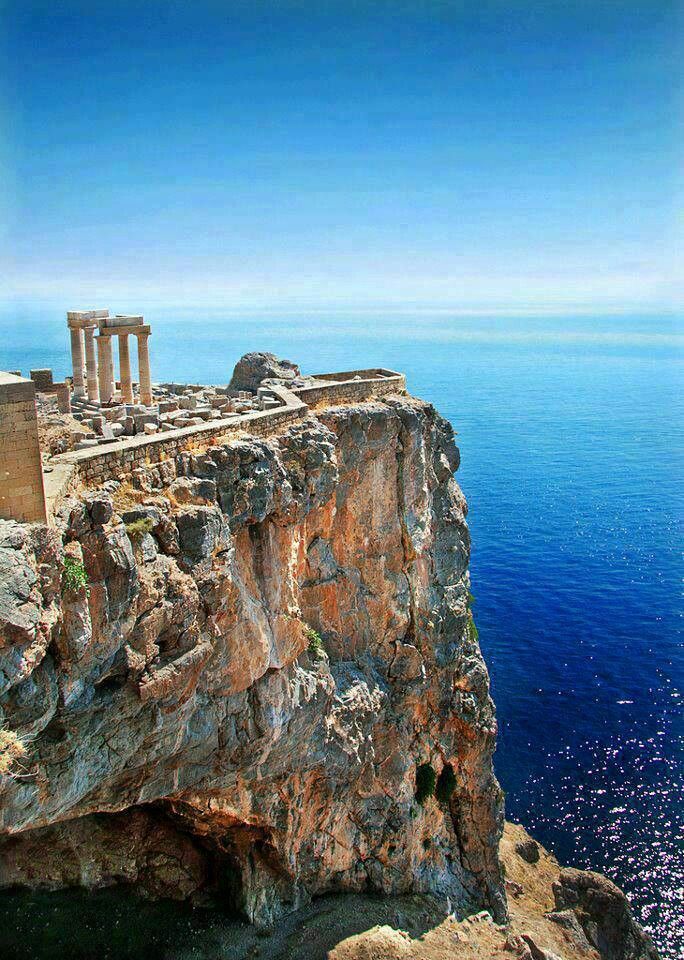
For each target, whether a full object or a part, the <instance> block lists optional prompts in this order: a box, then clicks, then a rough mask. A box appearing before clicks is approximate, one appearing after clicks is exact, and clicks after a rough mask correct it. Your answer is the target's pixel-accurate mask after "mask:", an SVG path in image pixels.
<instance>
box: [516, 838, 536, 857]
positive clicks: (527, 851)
mask: <svg viewBox="0 0 684 960" xmlns="http://www.w3.org/2000/svg"><path fill="white" fill-rule="evenodd" d="M515 852H516V853H517V854H518V856H519V857H522V859H523V860H524V861H525V862H526V863H537V862H538V861H539V844H538V843H537V842H536V840H532V839H531V838H529V839H527V840H522V841H521V842H520V843H519V844H517V846H516V848H515Z"/></svg>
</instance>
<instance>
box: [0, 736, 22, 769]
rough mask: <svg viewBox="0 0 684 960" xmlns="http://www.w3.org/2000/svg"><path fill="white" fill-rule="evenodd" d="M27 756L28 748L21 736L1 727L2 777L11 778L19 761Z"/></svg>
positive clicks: (0, 759)
mask: <svg viewBox="0 0 684 960" xmlns="http://www.w3.org/2000/svg"><path fill="white" fill-rule="evenodd" d="M25 756H26V747H25V746H24V744H23V743H22V741H21V739H20V738H19V735H18V734H16V733H15V732H14V730H10V729H9V728H8V727H0V777H4V776H11V775H12V773H13V771H14V768H15V767H16V765H17V764H18V763H19V761H20V760H21V759H22V758H23V757H25Z"/></svg>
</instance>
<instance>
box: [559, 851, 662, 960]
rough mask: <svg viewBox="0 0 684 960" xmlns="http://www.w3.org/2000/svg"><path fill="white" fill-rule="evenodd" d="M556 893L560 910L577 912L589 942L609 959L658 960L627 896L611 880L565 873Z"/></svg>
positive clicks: (588, 873) (585, 872)
mask: <svg viewBox="0 0 684 960" xmlns="http://www.w3.org/2000/svg"><path fill="white" fill-rule="evenodd" d="M553 893H554V897H555V901H556V910H558V911H563V910H568V909H569V910H572V911H573V912H574V914H575V916H576V917H577V919H578V921H579V923H580V925H581V927H582V929H583V931H584V933H585V935H586V938H587V940H588V941H589V942H590V944H591V945H592V946H593V947H595V948H596V949H597V950H598V951H599V953H600V955H601V957H603V958H605V960H657V957H658V953H657V951H656V949H655V947H654V946H653V943H652V942H651V939H650V937H649V936H648V935H647V934H646V933H645V932H644V931H643V930H642V929H641V927H640V926H639V925H638V924H637V923H636V922H635V921H634V919H633V917H632V915H631V912H630V909H629V903H628V901H627V898H626V896H625V895H624V893H623V892H622V890H620V888H619V887H617V886H616V885H615V884H614V883H613V882H612V881H611V880H609V879H608V878H607V877H604V876H603V875H602V874H599V873H592V872H591V871H588V870H573V869H567V870H562V871H561V873H560V877H559V879H558V881H557V882H556V883H555V884H554V887H553Z"/></svg>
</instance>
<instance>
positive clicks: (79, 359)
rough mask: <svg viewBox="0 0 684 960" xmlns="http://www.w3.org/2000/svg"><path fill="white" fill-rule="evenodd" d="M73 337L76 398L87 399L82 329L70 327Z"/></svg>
mask: <svg viewBox="0 0 684 960" xmlns="http://www.w3.org/2000/svg"><path fill="white" fill-rule="evenodd" d="M69 333H70V335H71V366H72V369H73V374H74V396H75V397H85V384H84V382H83V334H82V332H81V328H80V327H71V326H70V327H69Z"/></svg>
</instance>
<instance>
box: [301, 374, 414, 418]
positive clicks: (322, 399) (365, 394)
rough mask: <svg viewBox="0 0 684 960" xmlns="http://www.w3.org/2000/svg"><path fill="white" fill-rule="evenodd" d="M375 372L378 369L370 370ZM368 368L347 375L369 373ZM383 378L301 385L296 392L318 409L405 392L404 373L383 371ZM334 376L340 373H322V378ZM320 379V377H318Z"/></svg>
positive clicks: (328, 378) (329, 378)
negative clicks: (311, 385)
mask: <svg viewBox="0 0 684 960" xmlns="http://www.w3.org/2000/svg"><path fill="white" fill-rule="evenodd" d="M370 372H372V373H375V372H376V371H370ZM368 373H369V371H368V370H360V371H359V372H358V373H356V372H355V371H352V372H351V374H347V376H361V377H363V374H366V377H367V375H368ZM382 374H384V376H383V377H382V378H368V377H367V379H360V380H347V381H341V382H339V383H327V384H322V385H321V386H315V387H301V388H300V389H298V390H295V391H294V393H296V395H297V396H298V397H299V398H300V400H303V401H304V402H305V403H306V404H307V405H308V406H309V407H311V408H312V409H316V408H318V407H324V406H334V405H335V404H343V403H362V402H363V401H364V400H373V399H377V398H378V397H387V396H390V395H391V394H393V393H404V392H405V390H406V377H404V376H403V374H399V373H391V372H390V371H385V370H383V371H382ZM334 376H340V374H337V375H335V374H330V375H325V376H324V375H321V376H320V379H321V380H332V379H333V377H334ZM316 379H318V378H316Z"/></svg>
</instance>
